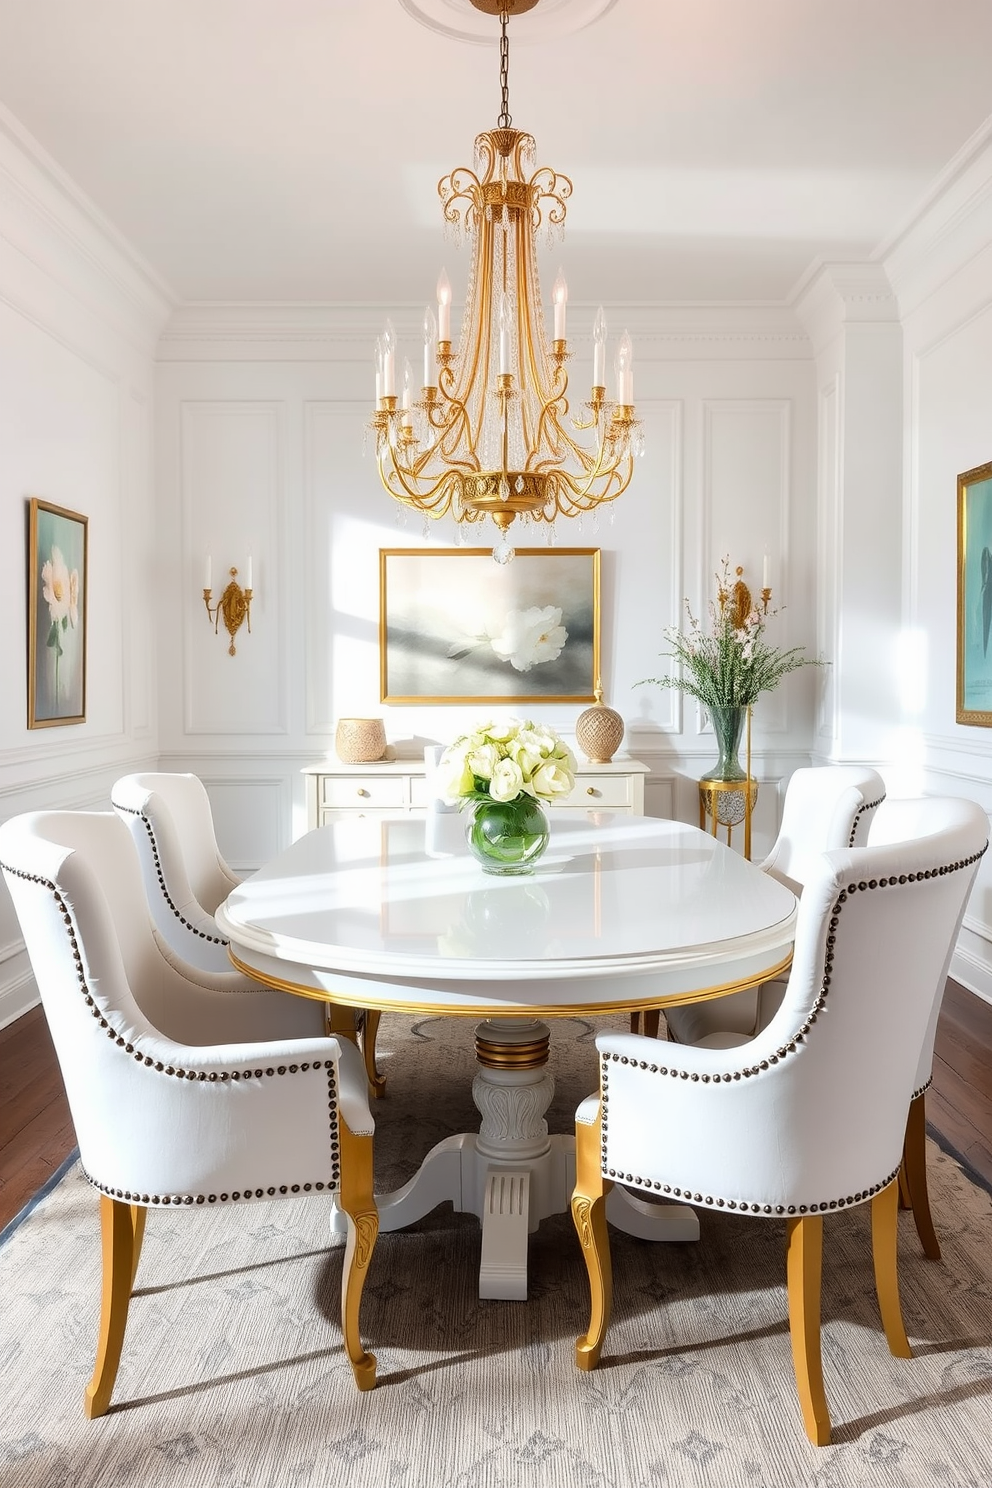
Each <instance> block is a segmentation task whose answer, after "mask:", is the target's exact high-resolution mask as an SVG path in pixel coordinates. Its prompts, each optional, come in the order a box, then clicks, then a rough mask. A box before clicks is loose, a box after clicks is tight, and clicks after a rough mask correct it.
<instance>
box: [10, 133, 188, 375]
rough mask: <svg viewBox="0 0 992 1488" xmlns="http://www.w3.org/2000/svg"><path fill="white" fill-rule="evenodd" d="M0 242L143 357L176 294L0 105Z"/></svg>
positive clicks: (169, 309)
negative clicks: (113, 329) (112, 329)
mask: <svg viewBox="0 0 992 1488" xmlns="http://www.w3.org/2000/svg"><path fill="white" fill-rule="evenodd" d="M0 237H3V238H4V239H6V240H7V242H9V243H10V244H11V245H12V247H14V248H15V249H16V250H17V252H18V253H19V254H20V255H21V257H22V259H23V260H24V261H25V262H27V263H29V264H31V265H32V266H33V267H34V269H36V270H39V271H40V272H41V273H42V274H44V275H46V276H47V277H48V278H49V279H50V280H54V281H55V282H57V283H58V284H59V285H60V286H61V287H62V288H63V289H65V290H66V291H68V293H69V294H70V295H71V296H72V297H73V298H74V299H75V300H76V301H77V302H78V303H80V304H81V305H82V306H83V307H84V308H86V309H87V310H88V311H89V312H90V313H92V314H94V315H95V316H96V317H97V318H98V319H100V320H102V321H103V322H104V323H109V324H111V325H112V326H113V327H114V328H115V329H116V330H117V331H118V333H119V334H121V335H123V337H124V338H125V339H126V340H127V341H128V342H129V343H131V344H132V345H133V346H135V347H136V348H137V349H139V350H140V351H141V352H142V353H143V354H144V355H147V354H148V353H149V352H150V351H151V350H152V349H153V347H154V345H155V343H156V342H157V339H158V336H159V334H160V331H161V328H162V326H163V325H164V324H165V321H166V320H167V318H168V316H169V313H170V311H171V310H172V309H173V308H174V307H175V305H176V304H177V303H178V301H177V297H176V295H175V294H174V293H173V292H172V290H171V289H170V288H169V286H168V285H167V284H166V283H165V281H164V280H163V279H162V278H161V277H160V276H159V275H158V274H157V273H156V271H155V270H154V269H153V268H152V266H151V265H150V264H149V263H147V262H146V261H145V260H144V259H143V258H142V257H141V255H140V254H139V253H138V252H137V250H136V249H135V248H134V247H133V246H132V245H131V243H129V242H128V240H127V239H126V238H125V237H124V235H123V233H121V232H120V231H119V230H118V229H117V228H116V227H115V226H114V224H113V223H112V222H111V221H110V220H109V219H108V218H106V217H104V216H103V214H102V212H100V210H99V208H98V207H97V206H96V205H95V203H93V202H92V201H91V200H90V199H89V197H87V196H86V194H85V193H84V192H83V191H81V190H80V188H79V187H78V186H77V185H76V184H75V182H73V181H72V179H71V178H70V177H69V176H68V175H67V174H66V172H65V171H64V170H63V169H62V167H61V166H60V165H59V164H58V163H57V161H55V160H53V159H52V157H51V156H50V155H49V154H48V153H47V152H46V151H45V150H44V149H43V148H42V146H41V145H40V144H39V143H38V141H37V140H35V139H34V138H33V136H32V135H30V134H29V133H28V131H27V130H26V129H25V128H24V126H23V125H22V124H21V123H20V122H19V120H18V119H16V118H15V116H14V115H13V114H12V113H10V111H9V110H8V109H6V108H5V107H4V106H3V105H2V104H0Z"/></svg>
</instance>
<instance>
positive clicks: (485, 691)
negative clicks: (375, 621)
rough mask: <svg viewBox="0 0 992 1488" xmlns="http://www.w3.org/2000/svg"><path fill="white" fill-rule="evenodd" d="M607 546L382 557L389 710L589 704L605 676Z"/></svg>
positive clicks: (391, 552)
mask: <svg viewBox="0 0 992 1488" xmlns="http://www.w3.org/2000/svg"><path fill="white" fill-rule="evenodd" d="M599 626H600V617H599V549H598V548H552V549H547V548H518V549H517V553H516V557H515V558H514V560H513V562H512V563H509V564H507V565H506V566H505V567H502V566H500V565H499V564H497V563H494V562H493V557H492V550H491V549H490V548H442V549H434V550H433V551H432V550H431V549H426V548H381V549H380V550H379V680H380V695H381V698H382V701H383V702H384V703H587V702H592V701H593V691H594V688H595V686H596V679H597V677H598V676H599Z"/></svg>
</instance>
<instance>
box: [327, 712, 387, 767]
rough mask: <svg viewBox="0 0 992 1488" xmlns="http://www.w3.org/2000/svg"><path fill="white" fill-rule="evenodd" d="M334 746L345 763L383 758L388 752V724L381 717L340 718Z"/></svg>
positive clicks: (351, 763)
mask: <svg viewBox="0 0 992 1488" xmlns="http://www.w3.org/2000/svg"><path fill="white" fill-rule="evenodd" d="M334 748H335V749H336V750H337V756H338V759H339V760H340V761H341V763H342V764H345V765H359V764H367V763H368V764H370V763H371V762H372V761H373V760H381V759H382V756H383V755H384V754H385V752H386V725H385V724H384V723H383V721H382V719H381V718H339V719H338V726H337V731H336V733H335V735H334Z"/></svg>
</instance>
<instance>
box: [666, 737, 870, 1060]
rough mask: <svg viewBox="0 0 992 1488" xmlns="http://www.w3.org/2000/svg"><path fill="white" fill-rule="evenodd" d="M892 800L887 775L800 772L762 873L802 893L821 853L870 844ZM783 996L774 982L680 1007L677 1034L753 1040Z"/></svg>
mask: <svg viewBox="0 0 992 1488" xmlns="http://www.w3.org/2000/svg"><path fill="white" fill-rule="evenodd" d="M884 799H885V783H884V781H883V780H882V777H881V776H880V775H879V774H878V773H877V772H876V771H875V770H871V769H869V768H868V767H867V766H862V765H823V766H818V767H817V768H815V769H801V770H796V771H795V772H794V773H793V775H792V778H791V779H790V781H789V784H788V786H787V788H786V792H785V801H784V803H783V806H782V825H781V827H780V829H779V833H778V837H777V838H776V841H775V844H774V846H773V848H772V850H771V852H770V853H769V855H768V857H767V858H766V859H765V861H764V862H763V863H762V864H761V865H760V866H761V868H762V869H763V870H764V871H765V872H766V873H770V874H771V875H772V877H773V878H777V879H778V880H779V882H780V883H784V884H785V885H786V887H787V888H790V889H792V891H793V893H795V894H801V893H802V890H803V885H804V884H805V882H806V877H807V874H808V873H809V872H810V871H811V868H812V865H813V864H814V863H816V861H817V860H818V858H819V856H820V854H821V853H824V852H831V851H833V850H834V849H835V848H846V847H859V846H863V845H864V843H866V842H867V841H868V832H869V826H870V823H871V820H872V817H873V816H874V813H875V812H876V810H877V809H878V807H879V805H880V804H881V802H882V801H883V800H884ZM781 996H782V984H781V983H779V982H769V983H767V984H766V985H765V986H763V987H750V988H748V989H747V990H745V991H743V992H735V993H733V994H731V996H729V997H721V998H718V999H717V1000H716V1001H714V1002H700V1003H693V1004H690V1005H689V1006H687V1007H676V1008H672V1009H671V1010H670V1011H669V1013H668V1015H667V1022H668V1031H669V1035H670V1037H671V1038H673V1039H675V1040H677V1041H678V1042H679V1043H682V1044H698V1043H701V1042H703V1041H704V1040H708V1041H710V1042H711V1043H712V1042H713V1041H716V1042H718V1043H719V1042H720V1041H722V1040H724V1039H725V1038H727V1037H729V1038H730V1039H731V1040H739V1039H741V1038H749V1037H750V1036H751V1035H752V1034H753V1033H756V1032H758V1030H759V1029H760V1028H761V1026H762V1025H763V1024H764V1023H767V1022H768V1020H769V1018H770V1017H771V1016H772V1015H773V1013H774V1011H775V1009H776V1008H777V1007H778V1004H779V1001H780V1000H781Z"/></svg>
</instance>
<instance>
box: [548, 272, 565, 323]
mask: <svg viewBox="0 0 992 1488" xmlns="http://www.w3.org/2000/svg"><path fill="white" fill-rule="evenodd" d="M551 298H552V299H553V300H554V305H555V340H556V341H564V339H565V306H566V305H567V303H568V285H567V284H566V283H565V274H564V270H562V269H559V270H558V278H557V279H556V280H555V282H554V287H553V289H552V291H551Z"/></svg>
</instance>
